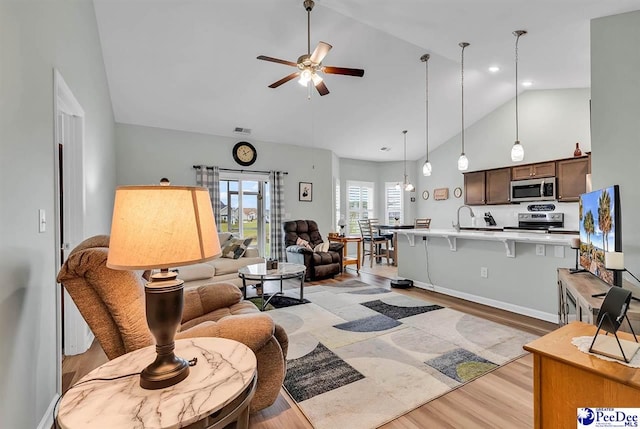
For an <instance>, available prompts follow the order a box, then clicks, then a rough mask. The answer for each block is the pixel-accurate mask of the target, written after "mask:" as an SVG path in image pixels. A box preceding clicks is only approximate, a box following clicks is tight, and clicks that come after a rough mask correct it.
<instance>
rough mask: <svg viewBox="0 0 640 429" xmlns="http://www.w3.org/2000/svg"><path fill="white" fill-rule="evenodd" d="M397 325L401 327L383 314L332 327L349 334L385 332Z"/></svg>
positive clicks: (399, 323)
mask: <svg viewBox="0 0 640 429" xmlns="http://www.w3.org/2000/svg"><path fill="white" fill-rule="evenodd" d="M398 325H402V323H401V322H398V321H397V320H395V319H392V318H390V317H387V316H385V315H384V314H378V315H375V316H369V317H364V318H362V319H358V320H353V321H351V322H345V323H340V324H338V325H333V327H334V328H338V329H342V330H343V331H351V332H378V331H386V330H387V329H391V328H395V327H396V326H398Z"/></svg>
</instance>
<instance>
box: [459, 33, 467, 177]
mask: <svg viewBox="0 0 640 429" xmlns="http://www.w3.org/2000/svg"><path fill="white" fill-rule="evenodd" d="M458 46H460V47H461V48H462V53H461V61H460V87H461V89H462V97H461V100H462V109H461V111H462V115H461V118H462V132H461V141H462V152H461V153H460V158H458V170H460V171H465V170H466V169H468V168H469V160H468V159H467V156H466V155H465V154H464V48H466V47H467V46H469V43H467V42H460V43H458Z"/></svg>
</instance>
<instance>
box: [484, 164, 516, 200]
mask: <svg viewBox="0 0 640 429" xmlns="http://www.w3.org/2000/svg"><path fill="white" fill-rule="evenodd" d="M485 174H486V176H485V197H486V198H485V201H486V204H509V201H510V194H511V168H509V167H506V168H498V169H495V170H487V171H486V173H485Z"/></svg>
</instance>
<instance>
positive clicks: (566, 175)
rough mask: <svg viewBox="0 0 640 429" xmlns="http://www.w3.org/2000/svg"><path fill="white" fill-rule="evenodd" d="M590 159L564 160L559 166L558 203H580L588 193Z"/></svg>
mask: <svg viewBox="0 0 640 429" xmlns="http://www.w3.org/2000/svg"><path fill="white" fill-rule="evenodd" d="M589 161H590V160H589V157H587V156H585V157H581V158H574V159H563V160H562V161H558V162H557V166H558V192H557V195H558V201H578V200H579V199H580V194H584V193H585V192H586V191H587V180H586V179H587V174H588V173H589V167H590V165H589V164H590V162H589Z"/></svg>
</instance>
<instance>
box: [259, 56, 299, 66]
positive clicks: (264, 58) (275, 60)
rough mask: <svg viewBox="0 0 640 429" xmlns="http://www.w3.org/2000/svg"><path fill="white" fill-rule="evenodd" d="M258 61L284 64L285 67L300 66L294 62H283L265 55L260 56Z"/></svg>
mask: <svg viewBox="0 0 640 429" xmlns="http://www.w3.org/2000/svg"><path fill="white" fill-rule="evenodd" d="M257 59H259V60H263V61H271V62H272V63H278V64H284V65H285V66H291V67H298V64H296V63H294V62H291V61H287V60H281V59H279V58H273V57H266V56H264V55H260V56H259V57H257Z"/></svg>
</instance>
